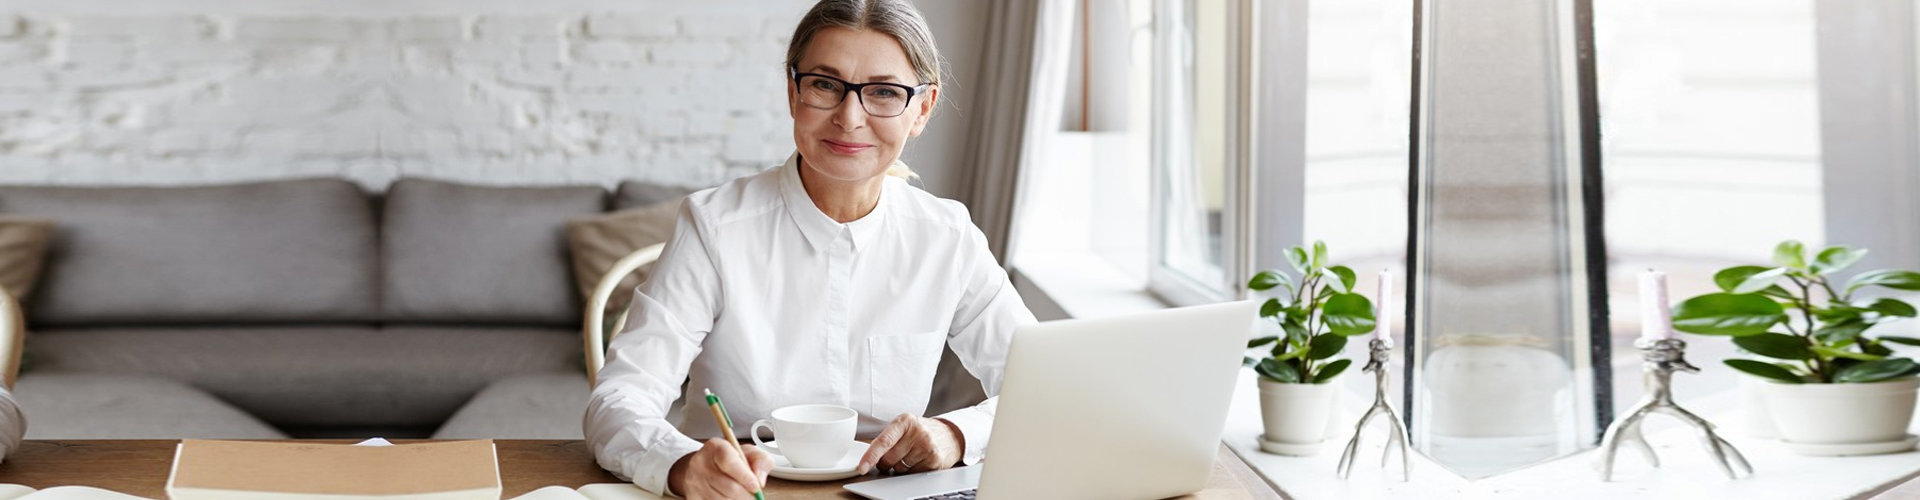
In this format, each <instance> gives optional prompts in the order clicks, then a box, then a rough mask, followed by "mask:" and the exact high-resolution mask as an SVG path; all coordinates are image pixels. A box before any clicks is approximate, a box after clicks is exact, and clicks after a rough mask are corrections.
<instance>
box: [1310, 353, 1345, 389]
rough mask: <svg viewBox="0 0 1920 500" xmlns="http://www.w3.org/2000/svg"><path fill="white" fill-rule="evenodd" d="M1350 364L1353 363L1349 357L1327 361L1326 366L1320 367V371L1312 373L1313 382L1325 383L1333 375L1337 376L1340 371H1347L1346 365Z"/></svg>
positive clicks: (1331, 378)
mask: <svg viewBox="0 0 1920 500" xmlns="http://www.w3.org/2000/svg"><path fill="white" fill-rule="evenodd" d="M1351 364H1353V360H1350V359H1341V360H1335V361H1333V362H1331V363H1327V365H1326V366H1322V367H1320V373H1316V374H1314V375H1313V383H1316V384H1324V383H1327V381H1329V380H1333V377H1336V376H1339V375H1340V372H1344V371H1347V365H1351Z"/></svg>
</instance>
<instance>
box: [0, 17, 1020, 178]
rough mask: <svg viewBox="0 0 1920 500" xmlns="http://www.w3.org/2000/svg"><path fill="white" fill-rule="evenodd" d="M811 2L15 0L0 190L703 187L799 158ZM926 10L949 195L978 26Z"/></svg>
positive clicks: (926, 155)
mask: <svg viewBox="0 0 1920 500" xmlns="http://www.w3.org/2000/svg"><path fill="white" fill-rule="evenodd" d="M809 5H811V2H806V1H797V0H728V1H711V2H677V1H658V0H636V1H615V0H566V1H544V2H516V1H506V0H481V1H472V0H412V1H400V2H382V1H373V0H330V1H322V0H250V1H247V2H223V1H215V0H172V1H166V2H145V1H135V0H11V1H10V2H8V3H7V4H6V6H0V182H4V183H51V184H181V183H206V182H227V181H238V180H251V179H266V178H286V177H299V176H343V177H347V178H351V179H354V180H356V181H359V182H361V183H362V184H364V185H367V186H369V187H371V188H376V189H378V188H381V187H383V186H385V185H386V184H387V183H388V182H390V181H391V180H392V179H394V178H396V177H398V176H403V175H404V176H431V177H437V178H446V179H454V180H463V181H471V182H482V183H495V184H554V183H601V184H611V183H613V182H615V181H617V180H618V179H625V178H636V179H644V180H650V181H655V182H660V183H665V184H675V185H688V186H700V185H709V184H713V183H716V182H719V181H721V180H723V179H725V178H728V177H731V176H736V175H741V174H745V173H749V172H753V171H757V170H758V169H760V168H763V167H765V166H767V165H770V164H772V163H775V162H778V161H779V160H781V159H783V158H785V156H786V154H787V153H788V152H790V151H791V150H792V129H791V121H790V120H789V118H788V117H787V115H786V111H785V104H784V100H783V97H782V92H783V88H782V78H783V76H784V75H783V72H782V70H781V69H780V68H781V66H780V65H781V60H782V57H783V56H784V53H785V48H786V41H787V39H788V37H789V35H790V34H791V32H792V29H793V25H794V23H795V22H796V21H797V20H798V19H799V16H800V15H801V14H802V13H804V12H805V10H806V8H807V7H808V6H809ZM924 8H925V9H926V13H927V15H928V18H929V20H930V21H931V22H932V23H933V24H934V25H935V32H936V33H937V36H939V37H940V38H941V42H942V45H943V48H945V49H947V51H948V52H949V53H950V54H952V55H954V56H959V57H957V58H956V60H955V63H954V70H955V73H956V75H957V76H959V77H960V78H958V81H957V82H956V85H953V87H957V88H958V89H959V92H949V99H948V100H947V103H948V104H949V105H948V106H943V108H945V109H944V110H943V113H942V116H940V118H939V119H937V120H936V122H935V124H934V125H933V126H932V127H930V128H929V130H928V133H927V136H926V137H925V138H924V139H923V140H921V141H920V143H919V144H917V145H915V146H912V147H910V148H909V153H908V158H907V160H908V161H909V163H911V164H913V165H914V166H915V167H916V169H917V170H919V171H921V172H922V174H923V176H925V177H926V178H927V179H926V180H927V185H928V187H929V188H930V189H934V190H935V191H936V192H944V191H947V190H949V189H950V188H947V187H946V184H948V183H949V182H950V181H949V180H948V177H949V176H948V173H949V172H948V171H949V167H948V165H949V164H952V163H956V162H958V161H960V160H961V158H962V156H963V154H962V153H963V151H964V150H963V149H961V147H960V146H961V143H962V142H964V140H965V137H966V132H967V131H966V129H967V126H966V125H967V120H968V118H970V117H969V115H971V113H968V112H966V111H965V109H964V108H962V107H959V106H954V105H956V104H963V103H964V102H965V101H966V100H967V99H965V93H966V89H968V88H969V87H970V86H971V85H970V82H969V81H968V80H967V79H966V78H965V77H967V76H969V75H970V73H971V68H972V66H973V65H974V63H975V62H976V61H975V59H977V54H978V48H977V46H978V45H979V33H981V32H982V30H983V25H982V23H983V22H984V17H983V15H982V14H980V13H975V12H972V11H974V10H977V8H975V6H974V5H972V4H971V3H970V2H929V3H928V5H926V6H924Z"/></svg>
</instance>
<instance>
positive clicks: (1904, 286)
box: [1847, 269, 1920, 294]
mask: <svg viewBox="0 0 1920 500" xmlns="http://www.w3.org/2000/svg"><path fill="white" fill-rule="evenodd" d="M1873 285H1879V286H1884V287H1887V288H1892V289H1895V290H1920V273H1916V272H1913V271H1901V270H1897V269H1881V270H1878V271H1867V272H1864V273H1860V274H1858V275H1855V276H1854V277H1853V280H1852V281H1848V282H1847V293H1848V294H1852V293H1853V291H1854V290H1858V289H1860V287H1864V286H1873Z"/></svg>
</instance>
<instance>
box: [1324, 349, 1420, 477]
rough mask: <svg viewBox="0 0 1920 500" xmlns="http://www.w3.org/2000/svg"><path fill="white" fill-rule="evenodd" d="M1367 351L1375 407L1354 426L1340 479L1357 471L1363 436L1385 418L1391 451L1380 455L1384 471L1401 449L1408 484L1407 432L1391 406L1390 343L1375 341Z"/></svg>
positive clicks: (1342, 456)
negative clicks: (1355, 462)
mask: <svg viewBox="0 0 1920 500" xmlns="http://www.w3.org/2000/svg"><path fill="white" fill-rule="evenodd" d="M1367 350H1368V351H1369V352H1370V354H1369V355H1368V359H1367V366H1366V367H1365V368H1362V369H1361V371H1369V372H1373V382H1374V384H1373V406H1372V407H1370V408H1367V413H1366V414H1365V415H1362V416H1361V417H1360V423H1358V424H1354V425H1353V438H1352V439H1348V440H1347V451H1345V452H1342V453H1341V454H1340V479H1346V478H1347V475H1348V473H1350V472H1352V471H1353V459H1354V458H1355V456H1356V455H1358V452H1359V451H1360V432H1361V431H1363V430H1366V428H1367V422H1370V421H1372V420H1373V418H1374V417H1385V418H1386V419H1387V426H1388V429H1387V448H1386V449H1384V450H1381V451H1380V467H1381V468H1386V466H1387V458H1388V457H1390V456H1392V455H1393V450H1394V449H1396V448H1398V449H1399V450H1400V480H1401V481H1406V480H1407V478H1408V476H1410V475H1411V472H1410V471H1411V469H1409V468H1408V465H1407V428H1406V427H1403V426H1401V425H1400V416H1399V415H1397V414H1395V413H1394V412H1393V407H1392V406H1387V362H1388V356H1389V354H1388V352H1389V351H1388V348H1387V342H1386V341H1384V340H1381V339H1378V338H1375V339H1373V340H1372V341H1371V342H1368V343H1367Z"/></svg>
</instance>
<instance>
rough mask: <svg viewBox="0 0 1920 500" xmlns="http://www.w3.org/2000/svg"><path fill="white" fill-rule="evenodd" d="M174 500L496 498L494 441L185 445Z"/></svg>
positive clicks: (172, 478)
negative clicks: (364, 444) (384, 444)
mask: <svg viewBox="0 0 1920 500" xmlns="http://www.w3.org/2000/svg"><path fill="white" fill-rule="evenodd" d="M167 495H168V496H169V497H171V498H172V500H363V499H385V500H495V499H498V498H500V469H499V459H498V458H496V457H495V454H494V448H493V441H492V440H477V441H452V442H436V443H420V444H403V445H397V446H352V445H344V444H315V443H289V442H270V441H209V440H200V439H185V440H181V441H180V447H179V449H178V451H176V452H175V455H174V459H173V473H172V474H169V475H168V477H167Z"/></svg>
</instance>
